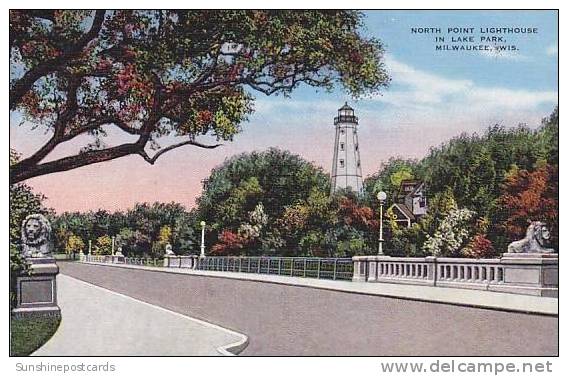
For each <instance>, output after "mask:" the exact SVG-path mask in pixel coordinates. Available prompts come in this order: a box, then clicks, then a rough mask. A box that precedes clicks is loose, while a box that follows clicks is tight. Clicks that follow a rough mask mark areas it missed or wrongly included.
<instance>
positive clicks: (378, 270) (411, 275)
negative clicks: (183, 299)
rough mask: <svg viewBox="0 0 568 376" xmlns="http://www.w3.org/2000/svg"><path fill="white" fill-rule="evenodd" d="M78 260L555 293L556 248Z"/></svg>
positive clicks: (556, 275) (93, 257)
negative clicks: (495, 253)
mask: <svg viewBox="0 0 568 376" xmlns="http://www.w3.org/2000/svg"><path fill="white" fill-rule="evenodd" d="M81 261H86V262H96V263H113V264H120V263H124V264H130V265H145V266H161V267H166V268H183V269H195V270H209V271H225V272H240V273H256V274H276V275H285V276H290V277H307V278H317V279H322V278H323V279H334V280H335V279H347V280H349V279H350V280H352V281H353V282H388V283H397V284H410V285H426V286H438V287H453V288H464V289H474V290H488V291H497V292H508V293H516V294H525V295H536V296H547V297H557V296H558V254H535V253H526V254H521V253H516V254H504V255H503V257H501V258H496V259H467V258H449V257H433V256H429V257H390V256H355V257H353V258H352V259H333V258H306V257H234V256H229V257H227V256H224V257H220V256H213V257H200V256H176V255H166V256H165V257H164V259H163V261H161V260H158V259H147V258H128V257H117V256H95V255H84V256H83V257H82V258H81Z"/></svg>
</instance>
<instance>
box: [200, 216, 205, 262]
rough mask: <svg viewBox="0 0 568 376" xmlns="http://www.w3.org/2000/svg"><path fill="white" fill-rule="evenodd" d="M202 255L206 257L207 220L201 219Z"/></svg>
mask: <svg viewBox="0 0 568 376" xmlns="http://www.w3.org/2000/svg"><path fill="white" fill-rule="evenodd" d="M200 224H201V255H199V256H200V257H205V221H201V223H200Z"/></svg>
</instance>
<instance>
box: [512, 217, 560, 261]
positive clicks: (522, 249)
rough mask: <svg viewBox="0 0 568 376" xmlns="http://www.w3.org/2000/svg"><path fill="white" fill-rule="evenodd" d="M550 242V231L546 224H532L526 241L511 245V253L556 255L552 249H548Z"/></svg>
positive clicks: (528, 229) (537, 222) (518, 241)
mask: <svg viewBox="0 0 568 376" xmlns="http://www.w3.org/2000/svg"><path fill="white" fill-rule="evenodd" d="M549 241H550V231H549V230H548V228H547V227H546V224H545V223H544V222H539V221H536V222H531V224H530V225H529V227H528V228H527V234H526V235H525V238H524V239H521V240H517V241H514V242H512V243H511V244H509V247H507V252H509V253H555V250H554V249H552V248H546V245H548V243H549Z"/></svg>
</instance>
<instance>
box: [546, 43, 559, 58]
mask: <svg viewBox="0 0 568 376" xmlns="http://www.w3.org/2000/svg"><path fill="white" fill-rule="evenodd" d="M545 53H546V54H547V55H548V56H557V55H558V45H556V44H551V45H550V46H548V47H546V50H545Z"/></svg>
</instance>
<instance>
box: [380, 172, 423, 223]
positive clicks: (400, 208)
mask: <svg viewBox="0 0 568 376" xmlns="http://www.w3.org/2000/svg"><path fill="white" fill-rule="evenodd" d="M389 210H391V212H392V213H393V214H394V216H395V221H396V222H397V223H398V224H399V225H402V226H405V227H410V226H412V224H413V223H415V222H417V221H418V220H420V218H421V217H422V216H424V215H425V214H426V213H427V211H428V207H427V204H426V195H425V192H424V182H422V181H419V180H403V181H402V182H401V183H400V189H399V191H398V192H397V193H396V195H395V197H394V204H392V205H391V207H390V208H389Z"/></svg>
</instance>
